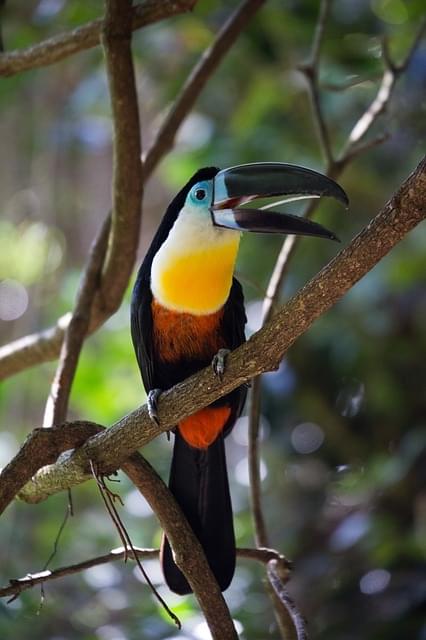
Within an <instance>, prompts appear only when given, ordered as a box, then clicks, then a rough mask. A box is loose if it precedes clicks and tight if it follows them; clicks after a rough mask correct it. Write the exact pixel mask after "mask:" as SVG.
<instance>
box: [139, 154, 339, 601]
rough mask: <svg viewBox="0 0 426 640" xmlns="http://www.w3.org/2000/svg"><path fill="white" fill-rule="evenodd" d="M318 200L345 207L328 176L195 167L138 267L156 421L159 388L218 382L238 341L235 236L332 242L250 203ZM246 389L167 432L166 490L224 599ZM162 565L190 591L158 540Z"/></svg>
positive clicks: (175, 585) (300, 170) (277, 166)
mask: <svg viewBox="0 0 426 640" xmlns="http://www.w3.org/2000/svg"><path fill="white" fill-rule="evenodd" d="M321 196H331V197H334V198H336V199H337V200H339V201H340V202H342V203H343V204H345V205H347V203H348V199H347V196H346V194H345V192H344V191H343V189H342V188H341V187H340V186H339V185H338V184H337V183H336V182H334V181H333V180H331V179H330V178H328V177H326V176H324V175H322V174H320V173H318V172H316V171H312V170H310V169H307V168H304V167H299V166H295V165H290V164H285V163H279V162H266V163H253V164H243V165H239V166H235V167H231V168H228V169H224V170H219V169H218V168H216V167H206V168H203V169H200V170H199V171H197V172H196V173H195V174H194V175H193V176H192V178H191V179H190V180H189V181H188V182H187V183H186V185H185V186H184V187H183V188H182V189H181V191H179V193H178V194H177V195H176V197H175V198H174V199H173V200H172V202H171V203H170V205H169V206H168V208H167V210H166V213H165V215H164V217H163V219H162V221H161V223H160V226H159V228H158V231H157V232H156V234H155V236H154V239H153V241H152V244H151V246H150V248H149V249H148V252H147V254H146V256H145V259H144V260H143V262H142V265H141V267H140V269H139V272H138V274H137V278H136V282H135V285H134V289H133V295H132V302H131V333H132V340H133V345H134V348H135V352H136V358H137V361H138V364H139V368H140V371H141V375H142V380H143V384H144V386H145V389H146V391H147V393H148V407H149V411H150V416H151V417H152V419H153V420H157V408H156V401H157V398H158V394H159V393H160V392H161V390H165V389H169V388H170V387H172V386H173V385H175V384H176V383H178V382H180V381H182V380H184V379H185V378H187V377H188V376H190V375H192V374H194V373H195V372H197V371H199V370H200V369H202V368H204V367H205V366H207V365H209V364H210V363H212V364H213V368H214V370H215V372H216V373H217V374H218V375H221V374H222V373H223V370H224V366H225V358H226V354H227V353H228V351H229V350H233V349H235V348H236V347H238V346H239V345H241V344H242V343H243V342H244V341H245V335H244V327H245V324H246V314H245V310H244V298H243V292H242V288H241V285H240V283H239V282H238V280H237V279H236V278H235V277H234V269H235V262H236V258H237V253H238V247H239V243H240V237H241V232H242V231H255V232H262V233H285V234H298V235H305V236H319V237H322V238H329V239H336V236H335V235H334V234H333V233H332V232H330V231H328V230H327V229H325V228H324V227H322V226H321V225H319V224H317V223H315V222H312V221H310V220H307V219H305V218H302V217H298V216H294V215H289V214H283V213H280V212H278V211H273V210H271V205H270V204H267V205H265V206H263V207H260V208H257V209H256V208H253V201H254V200H256V199H259V198H263V199H265V198H273V199H274V200H276V199H277V198H281V199H280V204H281V203H282V202H288V201H291V200H298V199H302V198H314V197H321ZM275 204H277V203H276V202H275ZM246 391H247V387H246V386H241V387H239V388H237V389H235V390H234V391H232V392H231V393H228V394H227V395H225V396H224V397H222V398H220V399H219V400H217V401H216V402H213V403H212V404H211V405H209V406H208V407H206V408H205V409H201V410H200V411H197V412H196V413H194V414H193V415H191V416H189V417H188V418H186V419H184V420H182V421H181V422H179V424H178V425H176V427H175V429H174V446H173V456H172V462H171V470H170V480H169V487H170V490H171V492H172V493H173V495H174V497H175V498H176V500H177V502H178V504H179V505H180V507H181V509H182V511H183V513H184V514H185V516H186V518H187V520H188V522H189V524H190V525H191V527H192V529H193V531H194V533H195V535H196V536H197V538H198V539H199V541H200V543H201V545H202V547H203V549H204V552H205V554H206V557H207V560H208V562H209V565H210V567H211V569H212V572H213V574H214V575H215V577H216V579H217V582H218V583H219V586H220V588H221V590H222V591H224V590H225V589H226V588H227V587H228V586H229V584H230V582H231V580H232V577H233V574H234V569H235V536H234V528H233V517H232V506H231V498H230V492H229V485H228V476H227V470H226V460H225V447H224V439H225V437H226V436H227V435H228V434H229V433H230V431H231V429H232V427H233V426H234V424H235V422H236V420H237V418H238V416H239V415H240V413H241V411H242V408H243V404H244V401H245V397H246ZM160 558H161V564H162V568H163V573H164V577H165V581H166V583H167V585H168V586H169V588H170V589H171V590H172V591H174V592H175V593H178V594H182V595H184V594H187V593H191V588H190V586H189V584H188V582H187V580H186V578H185V576H184V575H183V573H182V572H181V571H180V569H179V568H178V567H177V565H176V564H175V562H174V560H173V552H172V549H171V547H170V544H169V541H168V540H167V537H165V536H163V541H162V545H161V553H160Z"/></svg>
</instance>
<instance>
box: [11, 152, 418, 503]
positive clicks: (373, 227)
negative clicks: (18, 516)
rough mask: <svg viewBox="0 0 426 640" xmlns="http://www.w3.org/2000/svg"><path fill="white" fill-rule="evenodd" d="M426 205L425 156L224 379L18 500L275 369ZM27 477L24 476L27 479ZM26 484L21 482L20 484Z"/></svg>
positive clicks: (170, 398)
mask: <svg viewBox="0 0 426 640" xmlns="http://www.w3.org/2000/svg"><path fill="white" fill-rule="evenodd" d="M425 203H426V159H423V160H422V161H421V162H420V164H419V165H418V167H417V168H416V169H415V171H414V172H413V173H412V174H411V175H410V176H409V177H408V178H407V179H406V180H405V182H404V183H403V184H402V186H401V187H400V189H398V191H397V192H396V193H395V195H394V196H393V197H392V199H391V200H390V201H389V202H388V203H387V204H386V205H385V207H384V208H383V209H382V211H380V213H378V214H377V216H376V217H375V218H374V219H373V220H372V221H371V222H370V224H369V225H368V226H367V227H366V228H364V229H363V230H362V231H361V232H360V233H359V234H358V235H357V236H356V237H355V238H354V239H353V240H352V241H351V242H350V243H349V245H348V246H347V247H346V248H344V249H342V251H341V252H340V253H339V254H338V255H337V256H336V257H335V258H334V259H333V260H332V261H331V262H330V263H329V264H328V265H327V266H325V267H324V268H323V269H322V271H320V272H319V273H318V274H317V275H316V276H315V277H314V278H312V280H310V281H309V282H308V283H307V284H306V285H305V286H304V287H303V288H302V289H301V290H300V291H299V292H298V293H297V294H296V295H295V296H294V297H293V298H292V299H291V300H289V301H288V302H287V304H286V305H285V306H284V307H283V308H282V309H281V310H280V311H279V312H278V313H277V314H276V315H275V316H274V317H273V318H272V319H271V320H270V322H268V323H267V324H266V325H265V326H264V327H263V328H262V329H261V330H260V331H258V332H257V333H255V334H254V335H253V336H252V337H251V338H250V339H249V340H248V341H247V342H246V343H245V344H244V345H242V346H241V347H239V348H238V349H237V350H236V351H235V352H234V353H232V354H231V355H230V356H229V358H228V361H227V370H226V372H225V375H224V376H223V380H222V381H219V380H218V379H217V377H216V376H214V374H213V372H212V371H211V368H210V367H208V368H206V369H204V370H203V371H201V372H199V373H197V374H196V375H195V376H192V377H191V378H189V379H187V380H185V381H184V382H182V383H180V384H178V385H176V386H175V387H173V388H172V389H170V390H168V391H166V392H164V393H163V394H162V395H161V396H160V398H159V405H158V410H159V418H160V426H157V425H155V424H154V423H153V422H151V420H150V419H149V415H148V411H147V408H146V405H144V406H142V407H140V408H138V409H136V410H135V411H133V412H132V413H130V414H129V415H127V416H126V417H124V418H122V419H121V420H119V421H118V422H117V423H116V424H115V425H114V426H112V427H111V428H110V429H108V430H105V431H102V433H99V434H98V435H96V436H94V437H92V438H90V439H89V440H88V441H87V442H85V444H84V445H83V446H82V447H80V448H79V449H78V450H76V451H75V452H74V453H72V454H70V455H69V456H68V457H67V458H66V459H65V460H63V461H61V462H59V463H58V464H56V465H52V466H51V467H47V468H46V469H43V472H39V474H36V476H35V478H34V479H33V480H32V481H31V482H30V483H29V484H28V485H27V486H26V487H25V491H24V492H23V493H22V496H23V497H24V496H25V499H27V500H29V501H36V500H38V499H40V496H41V494H43V495H42V498H44V497H46V495H49V494H51V493H55V492H57V491H58V490H61V489H63V488H64V486H65V487H67V486H72V485H73V484H78V483H79V482H83V481H84V480H86V479H87V477H88V475H89V460H93V461H94V462H96V464H97V465H98V468H99V469H100V470H101V471H102V472H103V473H108V472H111V471H113V470H115V469H117V468H118V467H119V466H120V465H121V464H122V463H123V461H125V460H126V459H127V458H128V457H129V456H130V455H131V454H132V452H133V451H135V450H136V449H138V448H140V447H142V446H143V445H144V444H146V443H147V442H149V441H150V440H152V439H153V438H154V437H155V436H157V435H158V434H159V433H161V432H163V431H167V430H169V429H170V428H171V427H173V426H174V425H176V424H177V423H178V422H180V421H181V420H182V419H183V418H185V417H187V416H188V415H191V414H193V413H194V412H195V411H197V410H199V409H201V408H202V407H203V406H206V405H208V404H210V403H212V402H213V401H214V400H216V399H217V398H219V397H221V396H223V395H225V394H227V393H229V392H230V391H232V390H233V389H235V388H236V387H238V386H240V385H241V384H244V383H245V382H247V381H248V380H250V379H251V378H253V377H255V376H257V375H259V374H260V373H262V372H264V371H268V370H273V369H276V368H277V367H278V366H279V363H280V361H281V359H282V357H283V355H284V354H285V353H286V351H287V350H288V349H289V347H290V346H291V345H292V344H293V342H294V341H295V340H296V339H297V338H298V337H299V336H300V335H302V334H303V333H304V332H305V331H306V330H307V329H308V328H309V327H310V326H311V324H312V323H313V322H314V321H315V320H316V319H317V318H318V317H319V316H320V315H322V314H323V313H325V311H327V310H328V309H330V308H331V307H332V306H333V305H334V304H335V303H336V302H337V301H338V300H339V299H340V298H341V297H342V296H343V295H344V294H345V293H346V292H347V291H348V290H349V289H350V288H351V287H352V286H353V285H354V284H355V283H356V282H358V280H360V279H361V278H362V277H363V276H364V275H365V274H366V273H368V272H369V271H370V270H371V269H372V268H373V267H374V266H375V265H376V264H377V263H378V262H379V260H380V259H381V258H382V257H383V256H385V255H386V254H387V253H388V252H389V251H390V250H391V249H392V247H394V246H395V245H396V244H397V243H398V242H399V241H400V240H401V239H402V238H403V237H404V236H405V235H406V234H407V233H408V232H409V231H410V230H411V229H413V228H414V227H415V226H416V225H417V224H419V222H421V221H422V220H423V219H424V218H425V217H426V206H425ZM13 474H14V464H13V461H12V463H10V464H9V465H8V472H7V474H6V473H5V470H3V472H2V474H1V475H0V508H4V507H5V506H6V504H7V500H5V498H4V497H3V493H4V491H5V487H6V485H8V482H9V481H11V480H12V478H13ZM31 475H32V474H27V480H29V479H30V477H31ZM23 480H24V478H23V477H21V478H20V481H21V482H22V481H23ZM21 486H23V485H22V484H21ZM34 487H37V489H36V490H34Z"/></svg>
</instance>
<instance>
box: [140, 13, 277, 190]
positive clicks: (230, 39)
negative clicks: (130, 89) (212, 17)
mask: <svg viewBox="0 0 426 640" xmlns="http://www.w3.org/2000/svg"><path fill="white" fill-rule="evenodd" d="M264 2H265V0H245V2H243V3H242V4H241V5H240V6H239V7H238V9H237V10H236V11H235V12H234V13H233V14H232V15H231V17H230V18H229V19H228V20H227V21H226V23H225V24H224V25H223V26H222V28H221V29H220V31H219V33H218V34H217V36H216V38H215V39H214V41H213V43H212V44H211V45H210V47H208V49H206V51H205V52H204V53H203V55H202V56H201V57H200V59H199V60H198V62H197V64H196V65H195V66H194V68H193V69H192V71H191V73H190V74H189V76H188V78H187V80H186V82H185V84H184V85H183V87H182V89H181V91H180V93H179V95H178V97H177V98H176V100H175V102H174V103H173V105H172V107H171V109H170V111H169V113H168V114H167V117H166V118H165V120H164V122H163V123H162V125H161V127H160V129H159V131H158V133H157V135H156V137H155V141H154V143H153V144H152V146H151V148H150V149H149V150H148V152H147V154H146V156H145V158H144V162H143V164H144V173H145V177H146V178H147V177H148V176H150V175H151V173H152V171H153V170H154V168H155V167H156V165H157V164H158V163H159V161H160V160H161V158H162V157H163V156H164V154H165V153H167V151H169V150H170V149H171V147H172V146H173V143H174V139H175V136H176V133H177V131H178V129H179V127H180V125H181V124H182V122H183V121H184V119H185V118H186V116H187V115H188V113H189V111H190V110H191V109H192V107H193V106H194V103H195V101H196V100H197V98H198V96H199V95H200V93H201V91H202V90H203V88H204V86H205V85H206V83H207V81H208V80H209V78H210V76H211V75H212V74H213V73H214V71H216V69H217V67H218V66H219V64H220V63H221V62H222V60H223V58H224V57H225V55H226V54H227V53H228V51H229V49H230V48H231V47H232V45H233V44H234V42H235V40H236V39H237V37H238V36H239V35H240V33H241V32H242V31H243V29H244V28H245V27H246V26H247V23H248V22H249V21H250V20H251V18H252V17H253V15H254V14H255V13H256V11H258V10H259V9H260V7H261V6H262V4H264Z"/></svg>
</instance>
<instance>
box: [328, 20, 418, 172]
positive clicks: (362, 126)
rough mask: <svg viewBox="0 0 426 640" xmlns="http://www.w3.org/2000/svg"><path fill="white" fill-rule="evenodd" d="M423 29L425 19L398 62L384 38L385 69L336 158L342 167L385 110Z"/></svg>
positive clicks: (383, 55)
mask: <svg viewBox="0 0 426 640" xmlns="http://www.w3.org/2000/svg"><path fill="white" fill-rule="evenodd" d="M425 31H426V19H425V20H423V22H422V24H421V25H420V28H419V29H418V31H417V34H416V36H415V37H414V40H413V43H412V45H411V47H410V48H409V50H408V52H407V54H406V56H405V58H404V59H403V61H402V62H401V63H399V64H396V63H395V62H393V60H392V59H391V56H390V53H389V48H388V42H387V40H386V39H385V40H384V42H383V45H382V58H383V61H384V63H385V71H384V73H383V77H382V81H381V83H380V86H379V89H378V91H377V94H376V97H375V98H374V100H373V101H372V103H371V104H370V106H369V107H368V108H367V109H366V110H365V112H364V113H363V115H362V116H361V117H360V118H359V120H358V122H357V123H356V124H355V125H354V127H353V128H352V131H351V132H350V134H349V136H348V141H347V143H346V145H345V147H344V148H343V150H342V152H341V154H340V157H339V159H338V160H337V162H338V164H339V165H342V167H344V166H345V165H346V164H347V163H348V162H349V161H350V160H351V159H352V158H353V157H355V155H358V152H357V151H355V154H354V149H359V148H360V147H359V143H360V141H361V140H362V139H363V138H364V137H365V135H366V134H367V133H368V131H369V130H370V129H371V127H372V125H373V124H374V123H375V121H376V120H377V118H378V117H379V116H380V115H381V114H382V113H384V112H385V111H386V108H387V106H388V104H389V101H390V99H391V97H392V94H393V91H394V89H395V85H396V82H397V80H398V78H399V77H400V76H401V74H402V73H403V72H404V71H405V70H406V68H407V67H408V65H409V64H410V60H411V59H412V57H413V55H414V53H415V51H416V49H417V46H418V45H419V43H420V41H421V39H422V38H423V35H424V33H425ZM361 148H362V147H361ZM366 148H370V147H369V146H367V147H364V150H365V149H366Z"/></svg>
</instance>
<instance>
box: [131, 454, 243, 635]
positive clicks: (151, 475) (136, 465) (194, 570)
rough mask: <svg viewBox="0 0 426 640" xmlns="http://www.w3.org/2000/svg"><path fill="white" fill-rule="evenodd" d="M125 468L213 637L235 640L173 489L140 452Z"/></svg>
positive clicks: (225, 612)
mask: <svg viewBox="0 0 426 640" xmlns="http://www.w3.org/2000/svg"><path fill="white" fill-rule="evenodd" d="M122 469H123V471H124V472H125V473H126V475H128V476H129V478H130V480H131V481H132V482H133V484H134V485H135V486H136V487H137V488H138V489H139V490H140V492H141V493H142V495H143V496H144V497H145V498H146V500H147V502H148V503H149V505H150V507H151V508H152V510H153V512H154V513H155V515H156V517H157V518H158V520H159V523H160V526H161V528H162V529H163V531H164V533H165V534H166V535H167V537H168V539H169V541H170V544H171V546H172V549H173V556H174V560H175V562H176V564H177V566H178V567H179V569H181V571H182V572H183V574H184V575H185V578H186V579H187V580H188V582H189V584H190V586H191V589H192V590H193V592H194V595H195V596H196V598H197V600H198V603H199V605H200V607H201V609H202V610H203V613H204V616H205V618H206V621H207V624H208V625H209V629H210V632H211V634H212V637H213V638H214V640H235V639H236V638H237V637H238V636H237V632H236V631H235V627H234V624H233V622H232V618H231V616H230V613H229V610H228V607H227V605H226V602H225V600H224V597H223V595H222V592H221V590H220V588H219V585H218V584H217V581H216V579H215V577H214V576H213V573H212V571H211V569H210V567H209V564H208V562H207V559H206V557H205V555H204V551H203V549H202V547H201V544H200V542H199V540H198V538H197V537H196V536H195V534H194V532H193V531H192V529H191V527H190V525H189V524H188V521H187V519H186V518H185V516H184V514H183V513H182V511H181V509H180V507H179V505H178V504H177V502H176V500H175V499H174V497H173V495H172V494H171V492H170V490H169V489H168V487H167V486H166V485H165V484H164V482H163V481H162V480H161V478H160V477H159V476H158V474H157V473H156V471H154V469H153V468H152V467H151V465H150V464H149V463H148V462H147V461H146V460H145V459H144V458H143V457H142V456H141V455H140V454H139V453H134V454H133V455H132V456H131V457H130V458H129V459H128V460H126V462H125V463H124V464H123V465H122Z"/></svg>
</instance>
